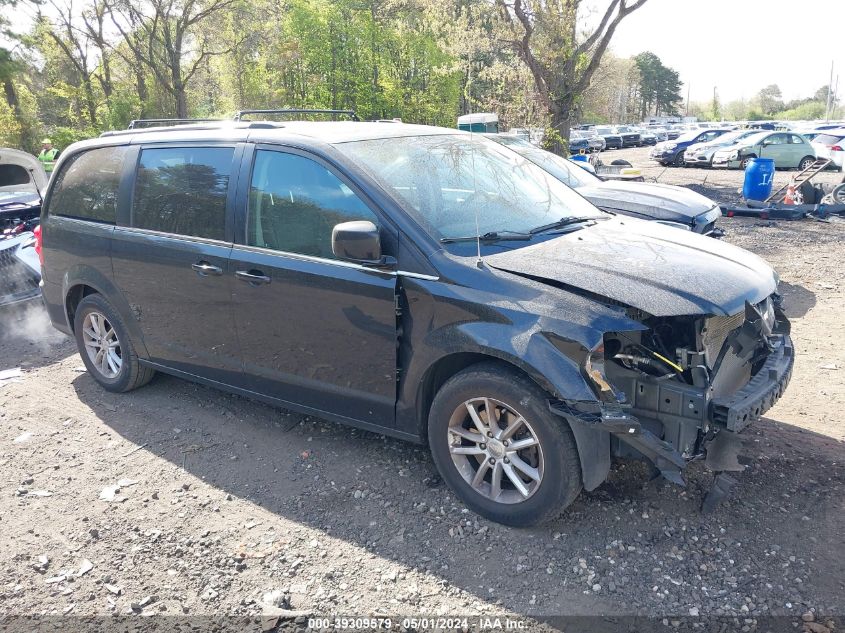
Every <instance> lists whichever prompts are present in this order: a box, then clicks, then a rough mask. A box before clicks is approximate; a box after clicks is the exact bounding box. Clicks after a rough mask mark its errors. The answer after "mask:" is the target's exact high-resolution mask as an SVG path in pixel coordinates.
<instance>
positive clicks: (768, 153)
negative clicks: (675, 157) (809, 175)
mask: <svg viewBox="0 0 845 633" xmlns="http://www.w3.org/2000/svg"><path fill="white" fill-rule="evenodd" d="M752 158H771V159H773V160H774V161H775V167H776V168H781V169H795V168H798V169H806V168H807V167H809V166H810V165H812V164H813V163H814V162H815V161H816V152H815V150H814V149H813V146H812V145H810V144H809V143H808V142H807V139H805V138H804V137H803V136H801V135H800V134H798V133H797V132H759V133H758V134H752V135H751V136H748V137H746V138H744V139H742V140H741V141H738V142H736V143H734V144H733V145H730V146H728V147H723V148H721V149H719V150H717V151H716V153H715V154H713V166H714V167H728V168H738V169H745V168H746V167H747V166H748V161H750V160H751V159H752Z"/></svg>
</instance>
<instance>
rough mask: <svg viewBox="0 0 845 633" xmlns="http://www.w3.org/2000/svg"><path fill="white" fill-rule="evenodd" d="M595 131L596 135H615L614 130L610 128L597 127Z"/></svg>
mask: <svg viewBox="0 0 845 633" xmlns="http://www.w3.org/2000/svg"><path fill="white" fill-rule="evenodd" d="M593 131H594V132H595V133H596V134H605V135H607V134H613V133H614V132H613V130H612V129H610V128H609V127H597V128H594V129H593Z"/></svg>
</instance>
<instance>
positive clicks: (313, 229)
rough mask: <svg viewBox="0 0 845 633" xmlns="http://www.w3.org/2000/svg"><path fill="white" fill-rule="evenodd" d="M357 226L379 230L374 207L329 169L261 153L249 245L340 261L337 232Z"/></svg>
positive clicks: (290, 156)
mask: <svg viewBox="0 0 845 633" xmlns="http://www.w3.org/2000/svg"><path fill="white" fill-rule="evenodd" d="M351 220H369V221H370V222H372V223H373V224H378V220H377V219H376V216H375V214H374V213H373V212H372V211H371V210H370V209H369V207H367V205H366V204H364V202H363V201H362V200H361V199H360V198H359V197H358V196H357V195H356V194H355V192H354V191H352V190H351V189H350V188H349V187H347V186H346V185H345V184H344V183H343V182H342V181H341V180H340V179H339V178H338V177H337V176H335V175H334V174H333V173H332V172H330V171H329V170H328V169H326V168H325V167H323V166H322V165H320V164H319V163H317V162H316V161H313V160H311V159H309V158H305V157H304V156H298V155H296V154H286V153H284V152H276V151H262V150H259V151H258V152H256V157H255V167H254V168H253V171H252V183H251V186H250V190H249V215H248V219H247V244H249V245H250V246H260V247H262V248H271V249H274V250H277V251H284V252H287V253H299V254H301V255H312V256H315V257H323V258H326V259H334V258H335V256H334V254H333V253H332V229H333V228H334V226H335V224H340V223H341V222H349V221H351Z"/></svg>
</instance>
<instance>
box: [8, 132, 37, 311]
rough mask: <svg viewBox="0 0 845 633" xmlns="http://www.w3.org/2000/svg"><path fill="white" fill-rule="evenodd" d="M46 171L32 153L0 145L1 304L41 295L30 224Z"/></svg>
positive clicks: (34, 217)
mask: <svg viewBox="0 0 845 633" xmlns="http://www.w3.org/2000/svg"><path fill="white" fill-rule="evenodd" d="M46 186H47V174H45V173H44V168H43V167H42V166H41V163H40V162H39V161H38V159H37V158H35V156H33V155H31V154H27V153H26V152H21V151H19V150H16V149H11V148H7V147H0V306H3V305H10V304H12V303H20V302H22V301H29V300H30V299H36V298H38V297H40V296H41V288H40V287H39V285H38V284H39V282H40V281H41V263H40V262H39V258H38V253H37V252H36V251H35V236H34V235H33V233H32V227H33V226H34V225H35V224H37V223H38V216H39V214H40V213H41V194H42V192H43V191H44V189H45V187H46Z"/></svg>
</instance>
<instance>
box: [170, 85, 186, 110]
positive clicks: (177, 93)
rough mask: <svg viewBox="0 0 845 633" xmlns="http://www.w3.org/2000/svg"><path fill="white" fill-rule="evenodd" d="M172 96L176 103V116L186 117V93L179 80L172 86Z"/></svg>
mask: <svg viewBox="0 0 845 633" xmlns="http://www.w3.org/2000/svg"><path fill="white" fill-rule="evenodd" d="M173 98H174V103H175V105H176V118H177V119H187V118H188V95H187V94H186V93H185V86H184V85H182V83H181V82H179V83H178V84H176V85H175V86H173Z"/></svg>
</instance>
